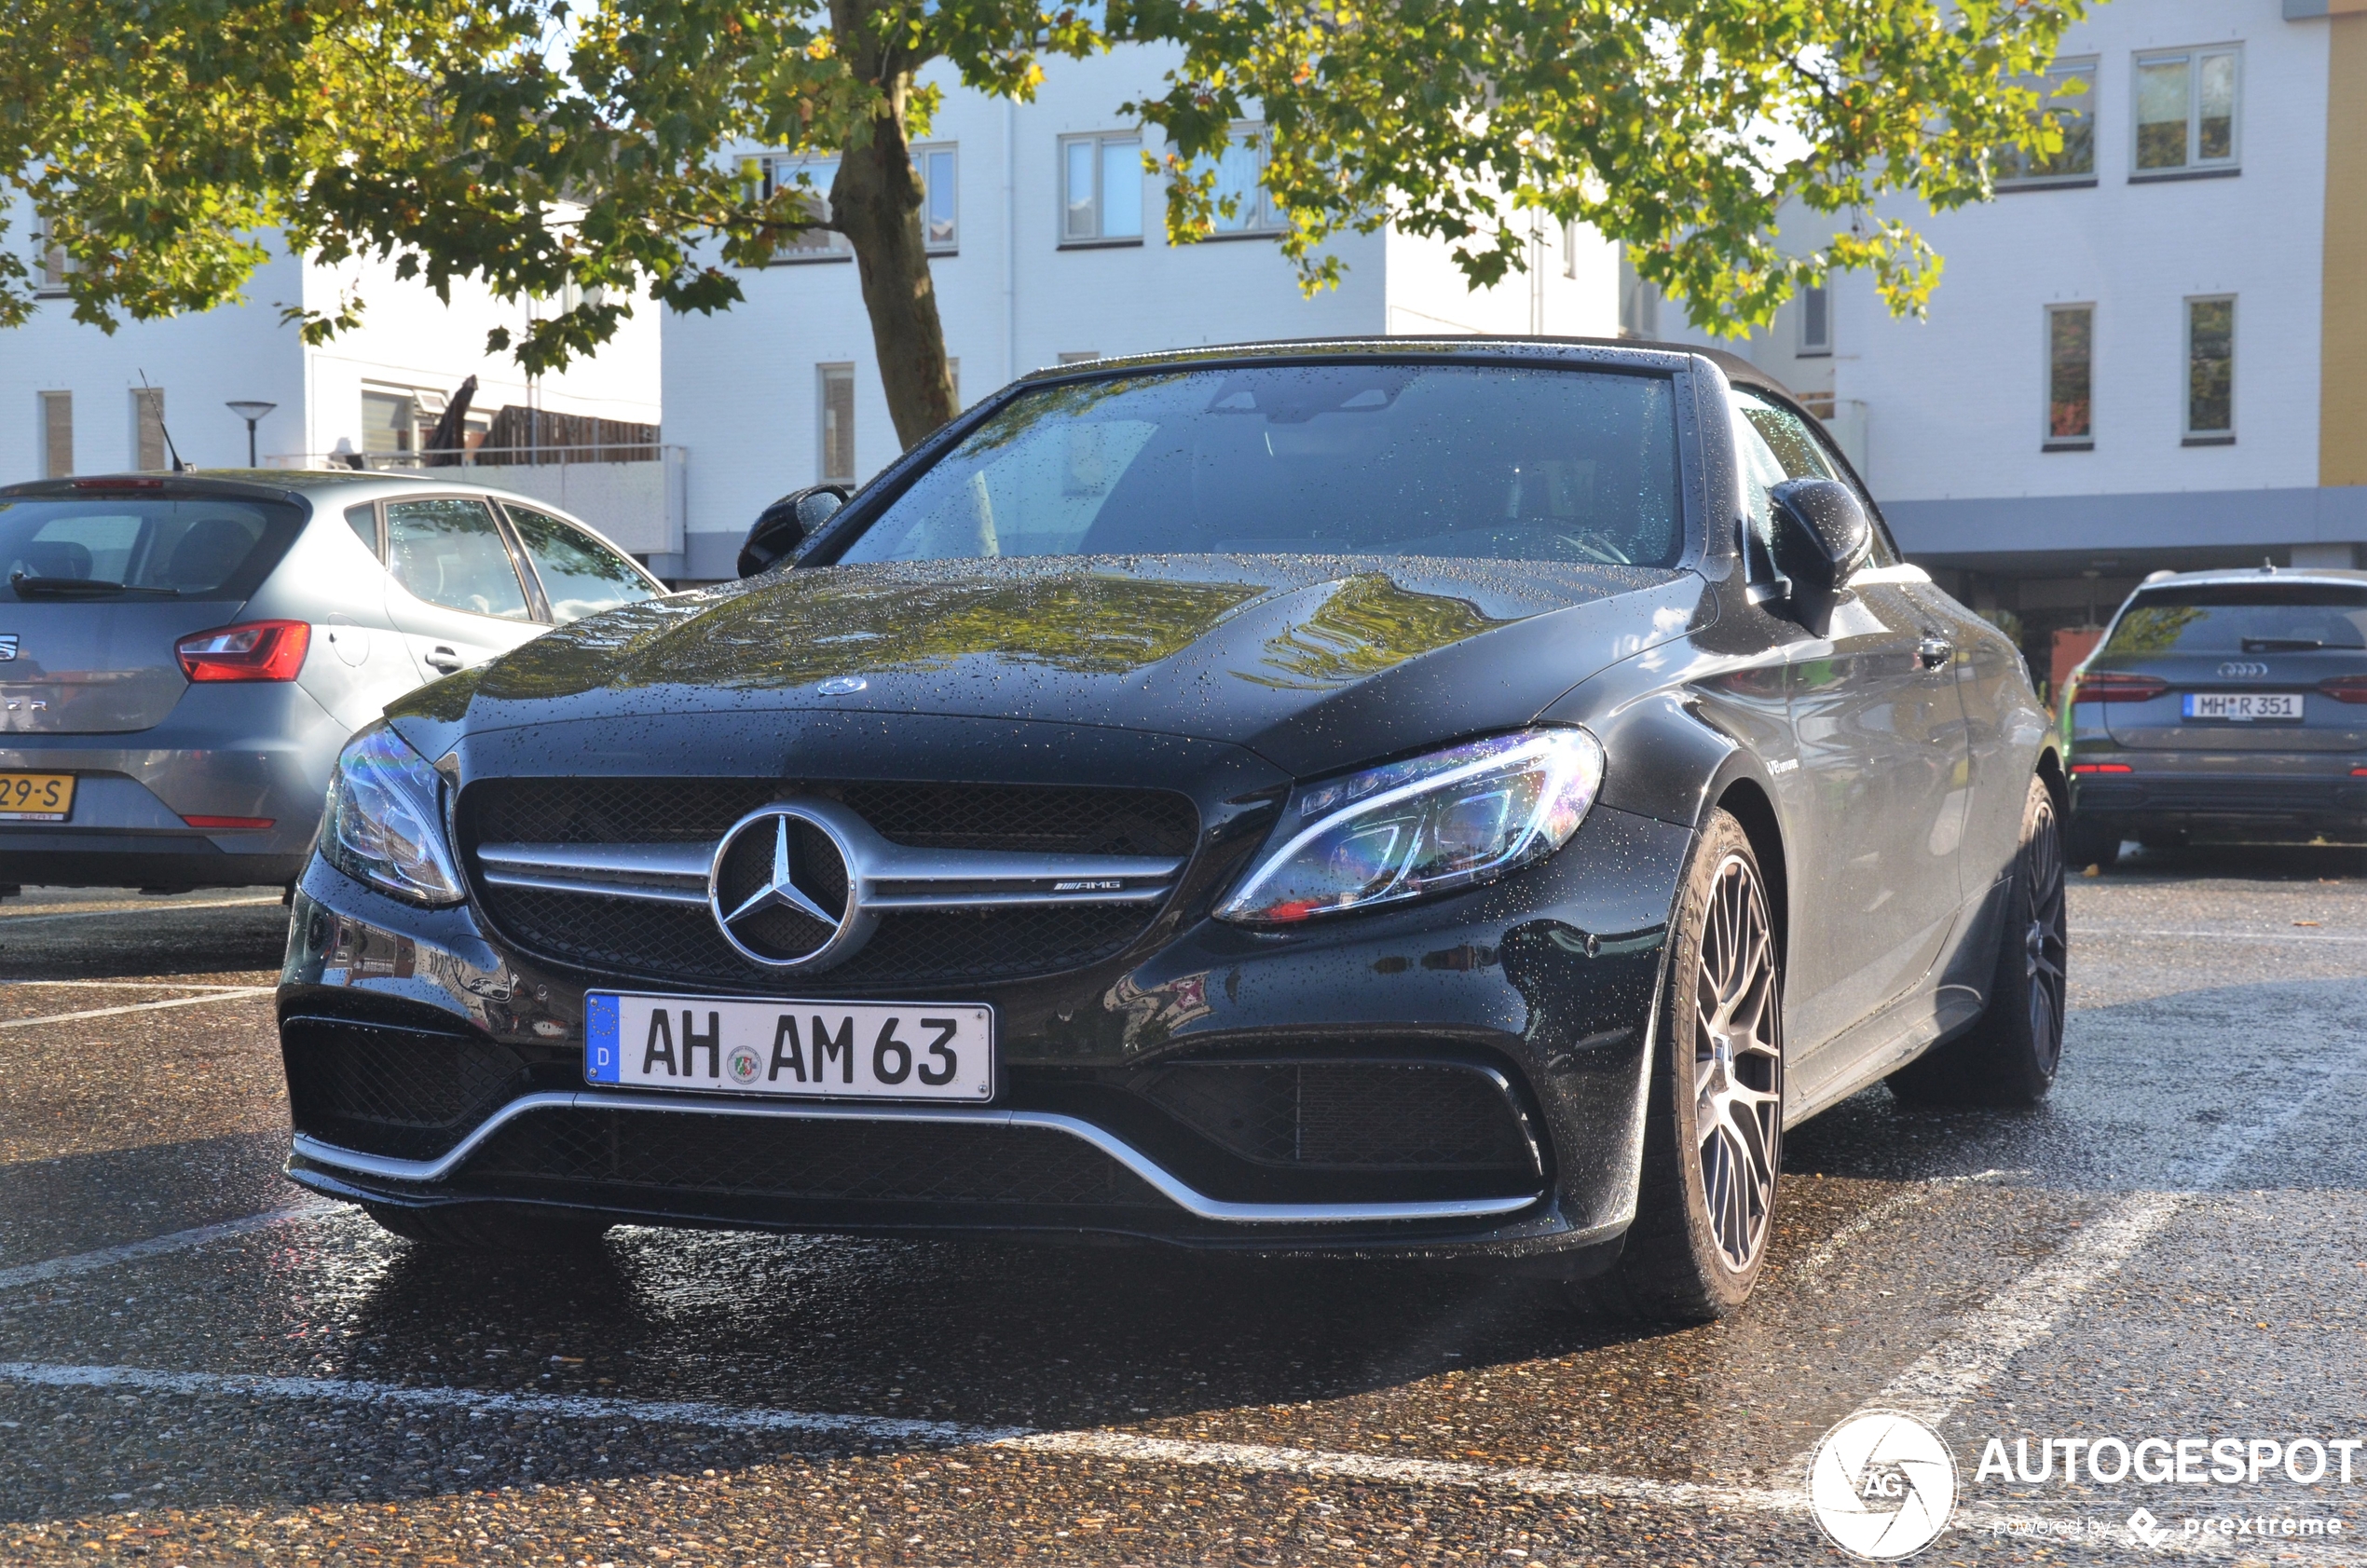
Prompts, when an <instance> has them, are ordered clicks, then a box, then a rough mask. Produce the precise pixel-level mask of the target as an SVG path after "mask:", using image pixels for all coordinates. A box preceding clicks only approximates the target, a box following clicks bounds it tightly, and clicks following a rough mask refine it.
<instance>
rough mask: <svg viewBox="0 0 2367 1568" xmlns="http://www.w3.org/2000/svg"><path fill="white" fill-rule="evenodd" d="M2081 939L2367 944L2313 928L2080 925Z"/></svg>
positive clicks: (2358, 938) (2362, 938) (2366, 938)
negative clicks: (2192, 928)
mask: <svg viewBox="0 0 2367 1568" xmlns="http://www.w3.org/2000/svg"><path fill="white" fill-rule="evenodd" d="M2078 934H2079V937H2080V939H2081V940H2082V941H2093V940H2095V939H2096V938H2098V937H2104V936H2109V937H2114V938H2119V937H2124V936H2166V937H2175V938H2176V939H2178V940H2179V941H2182V942H2331V943H2333V944H2335V945H2336V946H2338V947H2356V946H2359V945H2360V944H2367V936H2348V935H2345V934H2342V933H2340V932H2315V931H2156V930H2153V929H2150V928H2140V927H2128V928H2125V929H2124V928H2115V927H2113V926H2100V925H2082V926H2081V927H2080V928H2079V932H2078Z"/></svg>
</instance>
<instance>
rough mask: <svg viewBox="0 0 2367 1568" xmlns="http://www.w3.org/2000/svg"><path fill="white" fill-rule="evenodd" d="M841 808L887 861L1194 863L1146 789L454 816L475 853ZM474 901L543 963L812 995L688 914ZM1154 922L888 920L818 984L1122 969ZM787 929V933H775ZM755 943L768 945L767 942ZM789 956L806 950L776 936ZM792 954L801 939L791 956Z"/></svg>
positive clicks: (712, 791) (962, 914) (815, 793)
mask: <svg viewBox="0 0 2367 1568" xmlns="http://www.w3.org/2000/svg"><path fill="white" fill-rule="evenodd" d="M797 797H805V798H813V797H823V798H834V799H837V800H839V801H841V802H842V803H843V804H845V805H846V806H848V807H849V808H851V809H853V810H854V811H855V812H857V813H858V814H859V815H861V816H862V817H863V818H864V820H865V821H866V822H868V823H869V825H870V826H871V828H872V829H873V831H875V832H877V833H878V834H879V835H880V836H881V837H882V838H883V839H887V840H888V841H890V842H891V843H896V844H903V845H907V846H910V847H912V848H918V849H965V850H1002V851H1013V852H1033V853H1046V854H1093V855H1166V856H1174V857H1183V856H1188V855H1189V854H1190V853H1191V851H1192V846H1193V841H1194V839H1195V838H1196V836H1197V833H1198V830H1199V818H1198V814H1197V812H1196V811H1194V809H1193V806H1192V803H1191V801H1190V800H1189V799H1188V798H1185V797H1183V796H1181V795H1177V794H1173V793H1171V792H1169V791H1166V790H1153V789H1100V788H1082V787H1069V786H1054V785H1016V784H1010V785H1006V784H980V785H967V784H902V783H888V784H877V783H863V784H799V783H781V782H777V781H771V780H762V779H721V780H718V779H493V780H486V781H484V782H482V783H479V784H472V785H471V786H470V788H469V789H468V791H467V793H466V794H465V795H464V796H463V797H462V800H461V813H460V820H461V836H462V839H463V840H464V841H465V842H467V843H469V844H471V845H475V844H492V843H524V844H607V843H620V844H623V843H640V844H651V843H712V842H714V841H716V840H717V839H720V838H721V837H722V835H723V834H724V832H725V831H726V830H728V829H729V828H730V827H731V825H732V824H733V823H735V822H737V821H738V820H739V819H740V818H742V817H744V816H746V814H747V813H748V812H749V811H754V810H756V809H757V808H758V807H759V806H763V805H766V804H768V803H770V802H772V801H774V800H780V799H785V798H797ZM477 894H478V897H479V899H480V900H481V902H482V904H483V907H484V908H485V910H486V913H487V915H489V916H490V917H491V919H492V920H493V921H494V923H495V924H496V925H497V926H499V928H500V929H501V930H502V932H503V933H504V934H506V935H508V936H509V937H510V939H511V940H513V941H514V942H515V943H517V944H518V946H519V947H521V948H525V949H526V950H527V951H529V952H532V953H534V954H536V955H538V956H540V957H541V958H544V959H546V960H549V961H553V962H556V963H561V964H566V965H568V966H570V967H574V968H578V969H586V970H593V971H596V972H598V973H600V974H602V975H615V976H619V977H632V978H636V979H641V980H646V981H649V982H652V983H655V984H664V983H667V982H669V981H691V982H700V983H705V984H710V985H718V986H732V987H735V988H740V989H749V990H754V991H758V992H788V991H810V990H811V989H813V988H814V984H815V982H816V980H817V979H818V978H822V977H821V976H797V975H783V974H782V973H781V972H780V971H778V970H774V969H770V968H767V967H765V966H764V965H761V964H758V963H754V962H751V961H749V960H747V959H746V958H745V957H744V956H742V955H741V954H740V953H739V952H738V951H736V950H735V949H734V948H732V946H731V944H730V943H728V942H726V941H725V940H724V938H723V934H722V933H721V932H720V931H718V929H717V928H716V924H715V920H714V917H713V916H712V914H710V913H709V911H708V910H707V909H705V907H700V906H696V905H679V904H661V903H655V902H651V901H646V900H626V899H622V898H614V897H609V896H604V895H601V894H598V893H566V892H554V891H552V890H549V889H539V888H521V887H512V886H496V885H493V884H491V883H489V882H486V880H484V879H482V878H480V879H478V885H477ZM1157 913H1158V906H1156V905H1143V904H1074V905H1054V906H1011V907H987V908H979V909H964V910H938V909H930V910H916V909H901V910H886V911H882V913H881V915H880V917H879V923H878V926H877V928H876V929H875V930H874V932H873V933H872V934H871V937H870V939H869V941H868V942H867V943H865V945H864V946H863V948H861V949H860V950H859V951H857V952H856V953H855V955H854V956H853V957H852V958H850V959H849V960H848V961H845V962H844V963H841V964H840V965H839V966H837V967H836V968H834V969H831V970H829V971H828V972H827V981H826V983H828V984H829V985H831V986H833V987H836V986H841V985H846V986H864V985H869V986H911V985H928V986H944V985H961V984H968V983H976V982H985V981H994V980H1010V979H1021V978H1025V977H1027V976H1030V975H1048V974H1055V973H1059V972H1060V971H1062V970H1069V969H1076V968H1081V967H1084V966H1085V965H1088V964H1091V963H1097V962H1100V961H1102V960H1104V959H1108V958H1112V957H1115V955H1116V954H1118V953H1120V952H1122V951H1124V950H1125V949H1126V948H1127V947H1128V946H1129V945H1130V944H1131V943H1133V942H1134V941H1135V940H1137V939H1138V938H1139V937H1141V935H1142V933H1143V932H1144V931H1146V930H1148V929H1149V927H1150V924H1151V922H1152V920H1155V919H1156V917H1157ZM781 918H782V919H784V920H793V919H794V918H795V917H793V916H788V915H783V916H782V917H781ZM755 934H756V935H757V936H758V937H759V938H763V937H765V936H766V935H767V934H766V933H765V932H762V931H759V932H756V933H755ZM773 935H774V936H778V937H779V938H780V940H778V941H777V942H775V943H774V945H775V946H778V947H780V948H783V950H794V949H797V948H810V947H812V946H813V945H814V943H813V942H812V941H810V940H801V939H802V938H808V937H812V936H813V935H814V933H813V932H808V931H802V930H800V931H794V932H788V933H786V934H782V933H775V934H773ZM793 938H797V939H793Z"/></svg>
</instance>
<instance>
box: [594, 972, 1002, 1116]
mask: <svg viewBox="0 0 2367 1568" xmlns="http://www.w3.org/2000/svg"><path fill="white" fill-rule="evenodd" d="M583 1023H584V1028H583V1076H584V1079H585V1081H586V1082H588V1083H593V1084H616V1085H618V1086H620V1087H623V1088H634V1089H681V1090H694V1091H704V1092H706V1093H709V1094H713V1093H717V1092H722V1093H726V1094H743V1095H774V1096H778V1097H780V1098H783V1099H925V1100H958V1101H965V1102H970V1103H975V1102H978V1101H981V1100H989V1099H992V1098H994V1010H993V1009H992V1008H991V1007H985V1006H981V1005H979V1004H978V1003H977V1002H780V1001H773V1000H771V999H766V1000H762V1001H758V1000H754V999H748V1000H742V999H737V998H723V997H712V996H636V995H632V994H629V993H623V992H615V991H595V992H593V993H592V994H591V995H590V996H588V997H586V998H585V999H584V1008H583Z"/></svg>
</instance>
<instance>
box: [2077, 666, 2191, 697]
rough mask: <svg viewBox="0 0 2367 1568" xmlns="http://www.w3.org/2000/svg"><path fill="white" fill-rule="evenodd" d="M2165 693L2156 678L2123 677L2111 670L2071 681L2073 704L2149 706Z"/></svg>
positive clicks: (2165, 683)
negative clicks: (2103, 703)
mask: <svg viewBox="0 0 2367 1568" xmlns="http://www.w3.org/2000/svg"><path fill="white" fill-rule="evenodd" d="M2168 690H2169V682H2168V681H2166V680H2164V679H2162V678H2161V677H2160V676H2159V675H2121V674H2119V673H2117V672H2115V671H2112V670H2100V671H2098V672H2096V673H2095V674H2093V675H2076V676H2074V677H2073V680H2072V701H2073V702H2152V701H2153V700H2154V699H2155V698H2156V697H2158V696H2160V695H2161V694H2162V693H2163V692H2165V691H2168Z"/></svg>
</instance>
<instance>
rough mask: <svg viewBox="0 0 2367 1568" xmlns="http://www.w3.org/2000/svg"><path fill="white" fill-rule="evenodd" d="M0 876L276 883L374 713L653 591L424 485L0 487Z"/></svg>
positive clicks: (144, 482)
mask: <svg viewBox="0 0 2367 1568" xmlns="http://www.w3.org/2000/svg"><path fill="white" fill-rule="evenodd" d="M0 570H4V571H5V575H6V577H7V583H6V585H5V589H0V884H17V885H23V884H27V883H35V882H38V883H44V884H48V885H52V886H66V887H137V888H148V889H157V890H174V891H178V890H181V889H185V888H196V887H226V886H249V885H253V884H256V883H285V882H288V881H290V880H292V879H294V877H295V875H296V873H297V872H298V871H299V870H301V869H302V868H303V866H304V860H305V854H306V851H307V848H308V845H309V844H310V842H311V839H312V834H313V830H314V828H315V827H317V826H318V825H319V824H320V820H321V809H322V800H323V798H324V797H325V796H326V793H327V790H328V782H329V770H330V769H331V767H332V766H333V765H334V764H335V761H336V757H337V752H338V749H339V748H340V747H341V746H343V745H344V743H345V742H346V739H347V737H348V736H349V735H351V734H352V733H353V731H354V730H356V729H360V728H361V727H362V726H363V725H364V724H367V723H369V722H370V721H371V720H372V719H374V718H376V716H378V713H379V710H380V709H382V708H383V707H384V706H385V705H386V704H387V702H390V701H391V700H392V699H393V698H395V697H398V696H401V695H402V694H403V693H404V692H405V691H408V690H410V689H412V688H414V687H417V686H418V685H419V684H420V683H421V682H423V681H429V680H434V679H436V678H438V677H439V676H441V675H447V674H449V673H451V672H452V671H454V670H458V669H461V668H464V667H466V666H468V665H471V664H474V663H477V662H479V661H483V660H486V659H489V658H491V657H493V656H494V655H495V654H498V653H501V652H503V651H506V650H507V649H509V648H515V647H516V646H518V645H519V644H520V643H523V642H526V641H527V640H528V639H529V638H532V637H534V636H536V635H538V634H540V633H542V632H545V631H548V630H549V629H550V628H551V627H552V626H554V625H559V624H564V623H566V622H567V621H569V620H576V619H578V618H580V617H582V616H585V615H590V614H594V613H595V612H597V611H599V610H603V609H607V608H609V607H613V606H616V605H621V604H630V603H633V602H635V601H637V600H641V599H647V598H650V597H652V596H654V595H656V594H659V593H664V592H665V587H664V584H663V583H661V582H659V581H658V580H657V579H655V578H653V577H651V576H650V574H649V573H648V572H646V571H644V570H643V569H642V568H641V567H640V566H639V565H638V564H636V562H635V561H634V560H633V559H632V557H630V556H629V555H626V554H625V553H624V552H623V551H621V550H619V549H617V548H616V547H615V546H614V545H612V544H610V543H609V541H608V540H606V539H602V538H601V537H600V536H599V535H598V534H597V533H595V531H593V530H592V529H590V528H588V527H586V526H584V525H582V524H581V523H578V522H576V521H574V520H573V519H571V518H568V517H565V516H562V515H560V514H559V513H557V512H556V511H553V510H552V509H551V508H550V507H548V506H547V505H545V504H543V503H542V502H540V501H536V500H533V499H531V498H527V497H524V496H516V495H512V494H509V493H506V492H503V491H498V490H490V489H487V488H486V487H484V486H482V485H474V484H456V483H453V482H452V481H450V480H446V479H444V478H441V477H439V476H437V475H435V474H434V473H432V472H431V473H428V474H423V475H417V476H413V475H404V474H387V473H350V474H349V473H310V472H302V473H291V472H282V471H279V470H253V471H248V470H240V471H236V472H213V473H184V474H173V475H159V474H114V475H101V476H97V477H90V478H82V479H63V480H45V481H42V482H40V483H37V484H14V485H7V486H5V487H0Z"/></svg>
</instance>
